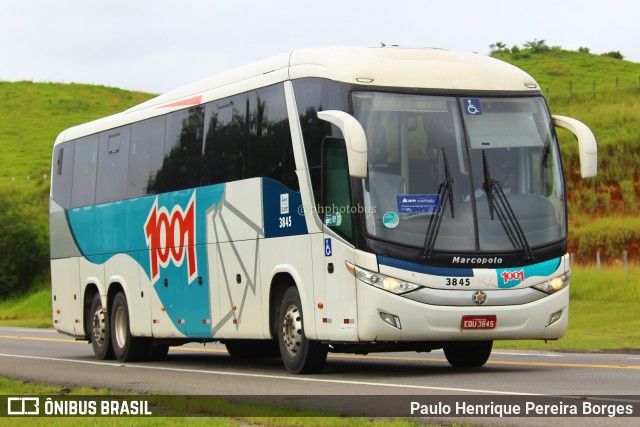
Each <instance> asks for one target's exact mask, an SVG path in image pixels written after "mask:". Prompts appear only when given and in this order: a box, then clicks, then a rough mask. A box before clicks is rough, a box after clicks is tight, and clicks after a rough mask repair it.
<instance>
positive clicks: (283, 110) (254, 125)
mask: <svg viewBox="0 0 640 427" xmlns="http://www.w3.org/2000/svg"><path fill="white" fill-rule="evenodd" d="M249 99H250V102H249V134H248V137H247V145H246V154H245V159H244V175H243V177H244V178H253V177H265V178H271V179H274V180H276V181H278V182H280V183H282V184H284V185H286V186H287V187H289V188H290V189H292V190H296V191H298V189H299V185H298V178H297V176H296V173H295V169H296V167H295V159H294V156H293V145H292V143H291V131H290V130H289V118H288V116H287V105H286V101H285V97H284V87H283V86H282V85H275V86H270V87H266V88H263V89H258V90H257V91H255V92H251V93H250V97H249Z"/></svg>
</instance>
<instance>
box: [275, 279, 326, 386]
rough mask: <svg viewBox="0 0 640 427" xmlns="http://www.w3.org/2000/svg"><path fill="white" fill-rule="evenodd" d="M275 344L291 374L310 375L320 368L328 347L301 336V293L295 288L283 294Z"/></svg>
mask: <svg viewBox="0 0 640 427" xmlns="http://www.w3.org/2000/svg"><path fill="white" fill-rule="evenodd" d="M278 343H279V345H280V354H281V355H282V361H283V362H284V366H285V367H286V368H287V370H288V371H289V372H291V373H293V374H311V373H316V372H318V371H320V369H322V367H323V366H324V362H325V361H326V359H327V351H328V346H327V345H326V344H321V343H320V342H318V341H310V340H308V339H307V337H306V336H305V335H304V320H303V315H302V304H301V303H300V295H299V294H298V290H297V289H296V288H295V287H293V286H292V287H290V288H289V289H287V290H286V291H285V293H284V295H283V296H282V303H281V304H280V314H279V317H278Z"/></svg>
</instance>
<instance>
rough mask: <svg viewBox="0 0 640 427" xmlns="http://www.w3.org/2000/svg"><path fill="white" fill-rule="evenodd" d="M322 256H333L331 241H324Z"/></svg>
mask: <svg viewBox="0 0 640 427" xmlns="http://www.w3.org/2000/svg"><path fill="white" fill-rule="evenodd" d="M324 256H333V248H332V247H331V239H324Z"/></svg>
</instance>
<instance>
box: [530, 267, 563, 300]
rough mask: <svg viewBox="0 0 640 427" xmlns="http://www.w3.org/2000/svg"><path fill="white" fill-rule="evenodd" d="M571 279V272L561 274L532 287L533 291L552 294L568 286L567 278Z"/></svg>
mask: <svg viewBox="0 0 640 427" xmlns="http://www.w3.org/2000/svg"><path fill="white" fill-rule="evenodd" d="M570 277H571V271H569V272H568V273H565V274H563V275H562V276H559V277H554V278H553V279H549V280H547V281H545V282H542V283H539V284H537V285H535V286H533V288H534V289H537V290H539V291H542V292H544V293H546V294H554V293H556V292H558V291H559V290H561V289H564V288H566V287H567V286H569V278H570Z"/></svg>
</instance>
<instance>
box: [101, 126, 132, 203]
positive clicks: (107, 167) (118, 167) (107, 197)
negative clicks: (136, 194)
mask: <svg viewBox="0 0 640 427" xmlns="http://www.w3.org/2000/svg"><path fill="white" fill-rule="evenodd" d="M130 137H131V126H125V127H122V128H117V129H112V130H110V131H107V132H102V133H101V134H100V145H99V148H98V182H97V186H96V204H98V203H106V202H113V201H115V200H122V199H124V198H126V196H127V173H128V169H129V168H128V166H129V141H130Z"/></svg>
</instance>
